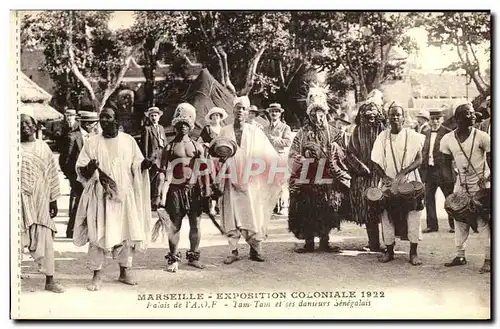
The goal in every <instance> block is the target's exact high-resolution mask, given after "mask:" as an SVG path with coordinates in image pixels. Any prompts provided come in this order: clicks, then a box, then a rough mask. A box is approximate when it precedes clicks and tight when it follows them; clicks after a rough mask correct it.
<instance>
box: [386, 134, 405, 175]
mask: <svg viewBox="0 0 500 329" xmlns="http://www.w3.org/2000/svg"><path fill="white" fill-rule="evenodd" d="M405 133H406V135H405V148H404V151H403V157H402V158H401V167H400V168H399V169H398V165H397V162H396V155H395V154H394V146H393V145H392V138H391V132H390V131H389V133H388V137H389V144H390V145H391V153H392V161H394V169H396V175H397V174H399V172H400V171H401V170H403V164H404V161H405V157H406V149H407V147H408V131H407V130H406V131H405Z"/></svg>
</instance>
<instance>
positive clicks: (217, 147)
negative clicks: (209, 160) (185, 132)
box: [208, 137, 238, 159]
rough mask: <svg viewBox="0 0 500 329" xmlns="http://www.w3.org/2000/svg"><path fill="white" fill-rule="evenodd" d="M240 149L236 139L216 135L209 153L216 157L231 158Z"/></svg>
mask: <svg viewBox="0 0 500 329" xmlns="http://www.w3.org/2000/svg"><path fill="white" fill-rule="evenodd" d="M237 149H238V145H237V144H236V142H235V141H233V140H231V139H229V138H226V137H216V138H214V139H213V140H212V142H211V143H210V145H209V147H208V154H210V155H211V156H213V157H216V158H226V159H227V158H230V157H232V156H233V155H234V154H235V153H236V150H237Z"/></svg>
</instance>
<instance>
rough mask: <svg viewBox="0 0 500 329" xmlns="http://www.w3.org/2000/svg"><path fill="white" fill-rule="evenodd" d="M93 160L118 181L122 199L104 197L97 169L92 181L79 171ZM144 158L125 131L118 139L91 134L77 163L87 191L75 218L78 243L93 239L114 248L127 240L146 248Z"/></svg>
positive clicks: (147, 216)
mask: <svg viewBox="0 0 500 329" xmlns="http://www.w3.org/2000/svg"><path fill="white" fill-rule="evenodd" d="M91 159H96V160H97V161H98V162H99V168H100V169H101V170H102V171H103V172H104V173H106V174H107V175H108V176H109V177H111V178H112V179H113V180H114V181H115V183H116V185H117V190H118V198H119V199H120V200H119V201H116V200H110V199H109V198H107V197H105V196H104V190H103V187H102V185H101V184H100V183H99V173H98V171H97V170H96V171H95V172H94V174H93V176H92V177H91V178H90V179H89V180H86V179H85V178H84V177H83V176H82V175H81V174H80V172H79V170H78V168H79V167H84V166H86V165H87V164H88V163H89V161H90V160H91ZM143 160H144V157H143V155H142V154H141V151H140V150H139V147H138V145H137V143H136V141H135V140H134V138H133V137H132V136H130V135H128V134H125V133H122V132H119V133H118V136H117V137H115V138H104V137H103V136H102V134H99V135H96V136H92V137H90V138H89V140H88V141H87V143H85V144H84V146H83V149H82V151H81V152H80V156H79V157H78V160H77V163H76V168H77V170H76V171H77V173H78V180H79V181H80V182H82V184H83V186H84V190H83V193H82V197H81V200H80V203H79V206H78V210H77V214H76V219H75V229H74V237H73V242H74V243H75V245H77V246H83V245H84V244H85V243H87V242H90V243H91V244H93V245H95V246H97V247H99V248H102V249H105V250H111V249H112V248H113V247H114V246H116V245H120V244H122V243H123V242H124V241H125V242H127V243H128V245H130V246H134V245H135V247H136V248H137V249H144V248H146V246H147V244H148V242H149V238H150V233H151V231H150V220H151V208H150V190H149V173H148V171H147V170H141V163H142V161H143Z"/></svg>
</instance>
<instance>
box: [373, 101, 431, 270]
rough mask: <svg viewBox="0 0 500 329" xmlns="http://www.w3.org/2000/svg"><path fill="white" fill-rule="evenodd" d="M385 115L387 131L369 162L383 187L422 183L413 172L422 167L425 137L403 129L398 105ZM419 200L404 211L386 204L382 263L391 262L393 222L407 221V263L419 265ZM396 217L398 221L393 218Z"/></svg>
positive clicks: (420, 207)
mask: <svg viewBox="0 0 500 329" xmlns="http://www.w3.org/2000/svg"><path fill="white" fill-rule="evenodd" d="M388 115H389V123H390V128H389V129H387V130H385V131H383V132H381V133H380V134H379V135H378V137H377V139H376V140H375V143H374V144H373V149H372V153H371V159H372V161H373V162H374V163H375V170H377V172H378V173H379V175H380V177H382V184H384V185H386V186H387V185H391V184H394V183H395V184H398V183H403V182H411V181H417V182H421V179H420V175H419V172H418V170H416V169H418V167H420V165H421V164H422V148H423V143H424V138H425V137H424V135H422V134H420V133H417V132H416V131H414V130H412V129H409V128H403V124H404V120H405V116H404V110H403V108H402V107H401V106H399V105H392V106H391V107H390V108H389V111H388ZM419 201H420V202H417V206H416V207H415V209H413V208H408V209H403V206H402V205H401V203H398V204H394V202H392V203H391V202H389V203H390V206H393V207H391V208H393V209H385V210H384V211H383V212H382V215H381V222H382V238H383V240H384V243H385V245H386V246H387V251H386V253H385V254H384V256H383V257H382V258H380V261H381V262H383V263H386V262H389V261H392V260H393V259H394V245H395V236H396V221H398V220H399V221H405V220H406V223H403V227H404V226H405V225H404V224H407V225H406V226H407V237H408V240H409V241H410V263H411V264H412V265H421V264H422V263H421V261H420V260H419V259H418V256H417V247H418V241H419V239H420V237H421V235H420V234H421V229H420V217H421V214H422V210H423V203H422V200H419ZM388 210H389V211H388ZM399 216H401V218H396V217H399ZM403 234H404V232H403ZM403 237H404V236H403Z"/></svg>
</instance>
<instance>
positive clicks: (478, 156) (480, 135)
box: [440, 128, 491, 192]
mask: <svg viewBox="0 0 500 329" xmlns="http://www.w3.org/2000/svg"><path fill="white" fill-rule="evenodd" d="M474 133H476V140H475V142H474V145H472V139H473V138H474ZM461 145H462V148H463V150H464V152H465V153H467V154H464V153H463V152H462V150H461V149H460V146H459V145H458V141H457V140H456V138H455V132H454V131H452V132H449V133H448V134H446V135H444V136H443V139H442V140H441V145H440V151H441V152H442V153H444V154H449V155H452V156H453V158H454V160H455V163H456V165H457V168H458V172H459V178H457V181H456V183H455V191H460V190H461V187H462V186H464V187H465V185H467V188H468V189H469V191H470V192H475V191H477V190H478V189H479V187H478V185H477V182H478V180H479V178H480V177H482V176H483V168H484V176H485V177H487V176H489V175H490V168H489V167H488V164H486V153H489V152H490V151H491V140H490V136H489V135H488V134H487V133H486V132H484V131H482V130H479V129H476V128H473V129H472V132H471V134H470V135H469V137H467V139H466V140H465V141H464V142H463V143H461ZM471 150H472V154H471ZM469 154H471V156H470V161H471V163H472V166H473V168H471V166H470V165H469V162H468V161H467V158H466V156H467V157H469Z"/></svg>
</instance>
